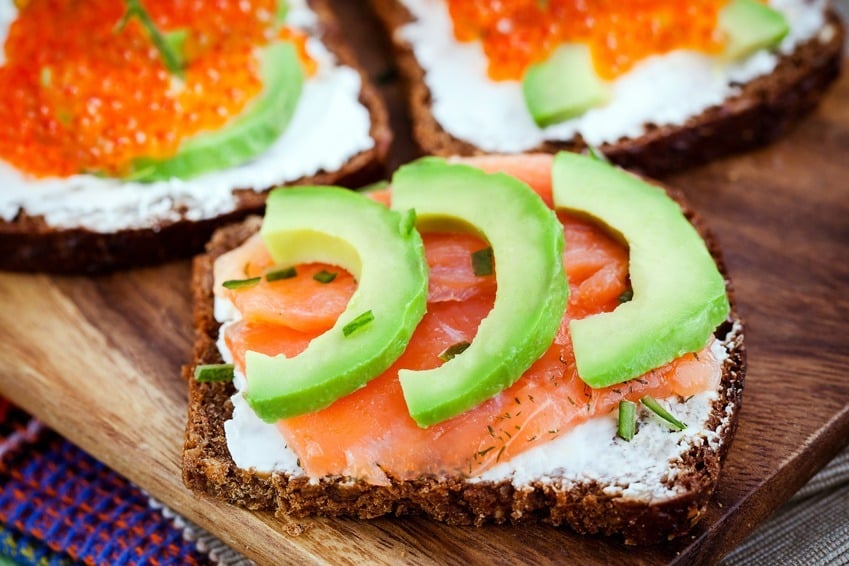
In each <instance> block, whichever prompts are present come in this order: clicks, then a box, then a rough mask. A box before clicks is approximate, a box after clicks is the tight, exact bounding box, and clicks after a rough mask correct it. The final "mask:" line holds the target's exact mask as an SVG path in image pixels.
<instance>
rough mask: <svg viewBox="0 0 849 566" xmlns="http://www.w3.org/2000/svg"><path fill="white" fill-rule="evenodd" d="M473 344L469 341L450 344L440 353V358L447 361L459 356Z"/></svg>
mask: <svg viewBox="0 0 849 566" xmlns="http://www.w3.org/2000/svg"><path fill="white" fill-rule="evenodd" d="M469 346H471V344H469V343H468V342H457V343H456V344H453V345H451V346H448V347H447V348H445V349H444V350H442V352H440V354H439V359H440V360H442V361H443V362H447V361H448V360H450V359H452V358H454V356H459V355H460V354H462V353H463V352H465V351H466V350H467V349H468V347H469Z"/></svg>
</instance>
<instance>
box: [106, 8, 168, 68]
mask: <svg viewBox="0 0 849 566" xmlns="http://www.w3.org/2000/svg"><path fill="white" fill-rule="evenodd" d="M124 3H125V4H126V5H127V11H126V12H124V15H123V17H122V18H121V21H119V22H118V25H117V26H116V27H115V31H117V32H119V33H120V32H122V31H124V28H125V27H126V26H127V23H128V22H129V21H130V20H131V19H132V18H138V20H139V23H140V24H141V25H142V27H143V28H144V29H145V31H147V33H148V35H149V36H150V40H151V41H152V42H153V45H154V47H156V50H157V51H159V56H160V57H162V62H163V63H164V64H165V67H166V68H167V69H168V70H169V71H170V72H171V73H172V74H175V75H177V76H179V77H180V78H182V77H183V65H184V63H185V61H184V60H183V56H182V54H181V53H180V52H179V51H178V50H177V49H176V48H177V47H178V46H181V41H180V39H179V34H178V33H172V34H170V36H169V37H166V36H165V35H163V34H162V32H161V31H159V28H157V27H156V24H154V23H153V20H152V19H151V17H150V14H148V12H147V10H145V8H144V6H142V4H141V1H140V0H124Z"/></svg>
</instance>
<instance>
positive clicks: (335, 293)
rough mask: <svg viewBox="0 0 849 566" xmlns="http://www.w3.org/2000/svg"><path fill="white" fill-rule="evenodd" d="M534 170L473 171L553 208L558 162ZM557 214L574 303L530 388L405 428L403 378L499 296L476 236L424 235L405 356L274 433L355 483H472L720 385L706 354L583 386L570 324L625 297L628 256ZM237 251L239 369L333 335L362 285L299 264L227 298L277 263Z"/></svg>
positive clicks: (312, 469)
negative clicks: (512, 183) (631, 403)
mask: <svg viewBox="0 0 849 566" xmlns="http://www.w3.org/2000/svg"><path fill="white" fill-rule="evenodd" d="M527 160H528V158H527V156H517V157H506V158H505V157H503V156H501V157H491V156H488V157H484V158H472V159H471V160H468V161H469V162H470V163H471V164H473V165H475V166H480V167H481V168H483V169H485V170H487V171H490V172H493V171H500V172H504V173H507V174H511V175H513V176H516V177H517V178H520V179H522V180H524V181H525V182H528V183H529V184H530V185H531V187H532V188H534V189H535V190H537V191H538V192H539V193H540V194H541V196H543V198H544V199H547V200H548V202H549V204H550V199H551V179H550V170H551V158H550V156H534V158H533V159H532V160H531V161H527ZM376 198H377V199H378V200H380V201H382V202H387V201H388V199H389V198H391V196H390V195H389V194H388V193H386V192H379V193H376ZM558 217H559V218H560V221H561V223H562V224H563V229H564V236H565V242H566V247H565V251H564V264H565V270H566V273H567V277H568V279H569V287H570V292H571V295H570V300H569V305H568V307H567V309H566V312H565V313H564V314H563V319H562V322H561V326H560V330H559V331H558V334H557V336H556V337H555V340H554V342H553V343H552V344H551V346H550V347H549V349H548V350H547V351H546V352H545V353H544V354H543V356H542V357H541V358H540V359H539V360H537V361H536V362H535V363H534V364H533V365H532V366H531V367H530V369H529V370H528V371H527V372H526V373H525V374H524V375H523V376H522V378H520V379H519V380H518V381H517V382H516V383H514V384H513V386H511V387H510V388H508V389H506V390H505V391H503V392H501V393H500V394H498V395H496V396H495V397H493V398H491V399H489V400H487V401H485V402H484V403H482V404H480V405H479V406H477V407H476V408H474V409H472V410H470V411H467V412H466V413H463V414H461V415H458V416H456V417H454V418H452V419H449V420H447V421H444V422H442V423H438V424H436V425H434V426H431V427H429V428H426V429H423V428H419V426H418V425H417V424H416V423H415V422H414V421H413V420H412V418H410V416H409V414H408V412H407V406H406V404H405V402H404V397H403V393H402V391H401V387H400V384H399V381H398V375H397V374H398V370H399V369H401V368H406V369H413V370H419V369H429V368H433V367H437V366H439V365H440V364H442V363H443V359H442V357H441V356H444V354H445V352H446V350H447V349H448V348H450V347H451V346H454V345H457V344H462V343H464V342H471V341H473V340H474V338H475V334H476V332H477V328H478V326H479V324H480V322H481V320H483V319H484V317H486V315H487V314H488V313H489V311H490V310H491V309H492V305H493V303H494V300H495V277H494V276H493V275H488V276H476V275H475V274H474V272H473V270H472V267H471V261H470V255H471V253H473V252H475V251H477V250H480V249H482V248H485V247H487V244H486V242H484V241H482V240H480V239H479V238H478V237H477V236H475V235H471V234H461V233H426V234H423V240H424V243H425V253H426V257H427V261H428V266H429V270H430V276H429V277H430V279H429V289H428V307H427V313H426V314H425V316H424V318H423V319H422V321H421V323H420V324H419V326H418V327H417V328H416V331H415V332H414V334H413V337H412V339H411V340H410V343H409V345H408V347H407V349H406V351H405V352H404V353H403V354H402V355H401V357H400V358H399V359H398V360H396V362H395V363H394V364H393V365H392V366H391V367H390V368H389V369H388V370H387V371H386V372H384V373H383V374H381V375H380V376H378V377H376V378H375V379H374V380H372V381H370V382H369V383H368V384H367V385H366V386H365V387H363V388H361V389H359V390H357V391H355V392H354V393H352V394H350V395H348V396H346V397H344V398H342V399H339V400H338V401H336V402H335V403H333V404H332V405H331V406H329V407H327V408H326V409H323V410H320V411H317V412H314V413H310V414H306V415H301V416H298V417H294V418H290V419H286V420H283V421H280V422H279V423H278V428H279V430H280V431H281V434H282V435H283V436H284V438H285V440H286V442H287V444H288V446H289V447H290V448H291V449H292V450H293V451H294V452H295V453H296V454H297V456H298V458H299V459H300V463H301V466H302V467H303V468H304V470H305V471H306V472H307V474H309V475H310V476H313V477H320V476H332V475H342V476H350V477H356V478H359V479H361V480H363V481H367V482H370V483H373V484H388V483H389V481H390V478H392V479H394V480H408V479H414V478H417V477H421V476H422V475H427V474H437V475H442V474H450V475H456V474H460V475H469V476H475V475H478V474H480V473H482V472H484V471H486V470H487V469H489V468H490V467H492V466H494V465H496V464H498V463H500V462H504V461H507V460H509V459H510V458H512V457H513V456H515V455H517V454H520V453H522V452H524V451H526V450H528V449H529V448H532V447H534V446H538V445H541V444H544V443H545V442H548V441H550V440H552V439H554V438H556V437H558V436H560V435H562V434H564V433H566V432H567V431H568V430H570V429H571V428H573V427H574V426H576V425H577V424H580V423H581V422H584V421H586V420H588V419H590V418H592V417H594V416H597V415H604V414H607V413H610V412H611V411H612V410H614V409H615V408H616V407H617V406H618V403H619V401H620V400H621V399H623V398H627V399H631V400H639V399H640V398H641V397H643V396H644V395H652V396H654V397H658V398H665V397H669V396H673V395H679V396H689V395H692V394H694V393H697V392H700V391H704V390H707V389H708V388H711V387H714V386H715V385H716V383H717V381H718V379H719V375H720V370H719V361H718V360H717V359H716V358H715V357H714V355H713V354H712V352H711V349H710V348H709V347H706V348H705V349H704V350H702V351H701V352H698V353H696V354H688V355H685V356H682V357H681V358H679V359H677V360H674V361H673V362H671V363H669V364H667V365H665V366H663V367H661V368H658V369H655V370H653V371H650V372H648V373H647V374H645V375H643V376H641V377H639V378H637V379H634V380H631V381H628V382H626V383H622V384H618V385H616V386H612V387H608V388H605V389H598V390H593V389H591V388H589V387H588V386H586V385H585V384H584V383H583V381H581V380H580V378H579V377H578V375H577V372H576V369H575V359H574V354H573V352H572V345H571V340H570V338H569V333H568V325H569V321H570V320H573V319H576V318H582V317H585V316H591V315H593V314H596V313H600V312H609V311H611V310H613V309H615V308H616V307H617V306H618V305H619V304H620V302H621V301H623V300H627V299H628V297H627V291H628V289H629V284H628V251H627V249H626V248H625V247H624V246H623V245H622V244H621V243H620V242H619V241H618V240H617V239H615V238H614V237H612V236H611V235H609V234H608V233H607V232H606V231H605V230H604V229H603V228H601V227H599V226H596V225H595V224H593V223H592V222H590V221H587V220H582V219H579V218H576V217H574V216H571V215H569V214H565V213H560V214H559V215H558ZM230 254H233V255H229V254H228V256H225V257H224V258H223V261H221V262H220V264H219V265H217V266H216V293H217V294H218V295H219V296H220V297H223V298H227V299H229V300H231V301H232V302H233V304H234V305H235V306H236V307H237V308H238V309H239V310H240V312H241V313H242V320H241V321H239V322H238V323H235V324H231V325H228V326H227V327H225V328H226V331H225V343H226V344H227V346H228V348H229V349H230V351H231V352H232V353H233V357H234V361H235V364H236V366H237V367H238V368H239V369H241V370H242V371H244V353H245V352H246V351H247V350H256V351H260V352H263V353H266V354H275V353H282V354H285V355H287V356H291V355H295V354H297V353H299V352H300V351H302V350H303V349H304V348H305V347H306V345H307V344H308V343H309V340H310V339H311V338H312V337H314V336H317V335H318V334H320V333H321V332H323V331H324V330H327V329H328V328H330V327H331V326H332V325H333V323H334V321H335V318H336V317H337V316H338V314H339V313H340V312H342V310H343V309H344V306H345V304H346V302H347V299H348V298H349V297H350V295H351V294H352V293H353V291H354V289H355V288H356V282H355V281H354V280H353V278H352V277H351V276H350V274H347V273H345V272H342V271H341V270H339V268H336V267H333V266H318V265H311V266H298V275H297V276H296V277H293V278H292V279H288V280H285V281H278V282H273V283H270V284H269V283H266V282H265V281H263V282H262V283H260V284H258V285H256V286H254V287H250V288H244V289H237V290H226V289H223V288H220V287H221V285H220V282H221V281H223V280H225V279H227V278H244V277H246V276H247V277H250V276H253V275H256V274H259V273H262V272H263V271H264V270H266V269H268V268H269V266H270V264H271V260H270V258H269V257H268V254H267V252H266V251H265V249H264V246H263V245H262V241H261V240H259V239H252V240H250V241H249V242H247V243H246V245H244V246H243V247H242V248H238V249H237V250H234V251H233V252H230ZM246 266H247V267H246ZM320 269H324V270H329V271H334V272H338V273H339V275H338V276H337V278H336V279H334V280H333V281H332V282H330V283H325V284H321V283H317V282H315V281H313V280H312V276H311V274H312V273H315V272H316V271H317V270H320ZM496 269H497V266H496ZM313 283H315V284H313ZM284 284H285V285H284ZM265 311H272V314H269V313H267V312H265ZM281 379H285V376H281ZM248 387H250V384H248Z"/></svg>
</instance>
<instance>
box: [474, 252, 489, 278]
mask: <svg viewBox="0 0 849 566" xmlns="http://www.w3.org/2000/svg"><path fill="white" fill-rule="evenodd" d="M493 266H494V261H493V258H492V248H491V247H489V248H484V249H482V250H478V251H476V252H473V253H472V271H474V273H475V275H477V276H478V277H483V276H484V275H492V273H493V271H494V268H493Z"/></svg>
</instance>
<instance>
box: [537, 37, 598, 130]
mask: <svg viewBox="0 0 849 566" xmlns="http://www.w3.org/2000/svg"><path fill="white" fill-rule="evenodd" d="M608 90H609V89H608V86H607V84H606V83H605V82H604V81H603V80H602V79H601V78H600V77H599V76H598V74H597V73H596V72H595V67H593V59H592V54H591V53H590V49H589V47H587V46H586V45H583V44H580V43H567V44H564V45H561V46H560V47H558V48H557V49H555V50H554V52H553V53H552V54H551V55H550V56H549V58H548V59H546V60H545V61H543V62H541V63H536V64H534V65H531V66H530V67H528V70H527V71H525V76H524V78H523V79H522V94H523V95H524V97H525V105H526V106H527V107H528V111H529V112H530V113H531V117H532V118H533V119H534V122H536V124H537V126H539V127H541V128H543V127H545V126H550V125H551V124H556V123H558V122H563V121H565V120H568V119H570V118H574V117H575V116H580V115H581V114H583V113H584V112H586V111H587V110H589V109H590V108H593V107H596V106H600V105H602V104H604V103H605V102H607V100H608V98H609V92H608Z"/></svg>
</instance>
